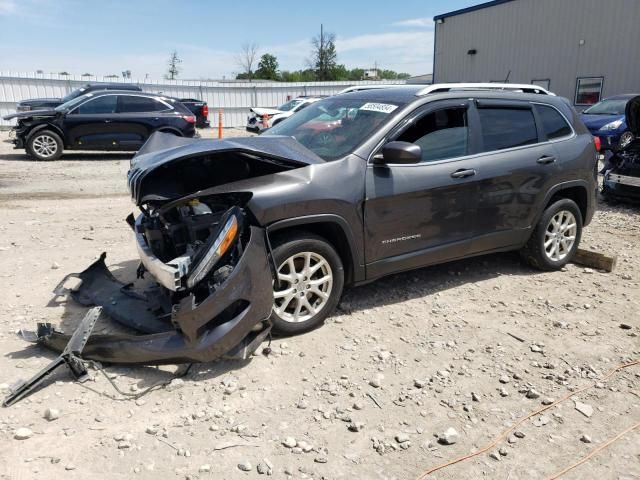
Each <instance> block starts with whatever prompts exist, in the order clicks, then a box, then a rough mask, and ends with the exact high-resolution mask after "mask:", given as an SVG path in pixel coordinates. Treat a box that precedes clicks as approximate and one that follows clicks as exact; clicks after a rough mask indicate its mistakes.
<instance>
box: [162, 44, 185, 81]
mask: <svg viewBox="0 0 640 480" xmlns="http://www.w3.org/2000/svg"><path fill="white" fill-rule="evenodd" d="M181 63H182V60H181V59H180V58H179V57H178V52H176V51H175V50H174V51H173V53H172V54H171V57H170V58H169V62H168V67H169V68H168V70H167V73H166V74H165V76H164V78H166V79H167V80H175V79H176V78H178V74H179V73H180V64H181Z"/></svg>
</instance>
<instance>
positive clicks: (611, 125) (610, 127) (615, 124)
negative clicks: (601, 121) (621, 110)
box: [600, 120, 622, 130]
mask: <svg viewBox="0 0 640 480" xmlns="http://www.w3.org/2000/svg"><path fill="white" fill-rule="evenodd" d="M621 125H622V120H615V121H613V122H609V123H607V124H606V125H604V126H602V127H600V130H617V129H619V128H620V126H621Z"/></svg>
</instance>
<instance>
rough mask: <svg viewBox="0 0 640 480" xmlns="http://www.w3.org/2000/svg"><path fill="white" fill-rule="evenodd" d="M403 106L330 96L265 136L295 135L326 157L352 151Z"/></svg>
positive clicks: (320, 155)
mask: <svg viewBox="0 0 640 480" xmlns="http://www.w3.org/2000/svg"><path fill="white" fill-rule="evenodd" d="M399 106H400V105H399V104H397V103H386V102H385V103H375V102H368V101H367V100H362V99H357V98H350V99H345V98H340V97H331V98H327V99H326V100H321V101H319V102H316V103H313V104H312V105H310V106H308V107H307V108H305V109H304V110H302V111H300V112H298V113H296V114H295V115H293V116H291V117H289V118H288V119H287V120H285V121H283V122H281V123H278V124H277V125H275V126H274V127H272V128H270V129H269V130H267V131H266V132H264V134H263V135H285V136H287V137H293V138H295V139H296V140H297V141H298V142H300V143H301V144H302V145H304V146H305V147H307V148H308V149H309V150H311V151H312V152H314V153H315V154H316V155H318V156H319V157H320V158H322V159H324V160H335V159H336V158H340V157H344V156H345V155H347V154H349V153H351V152H353V150H354V149H355V148H356V147H357V146H359V145H360V144H361V143H363V142H364V141H365V140H366V139H367V138H369V137H370V136H371V134H373V132H375V131H376V129H378V128H380V127H381V126H382V125H383V124H385V123H386V122H387V121H389V119H390V118H391V117H392V116H393V115H392V112H393V111H395V110H396V109H397V108H398V107H399Z"/></svg>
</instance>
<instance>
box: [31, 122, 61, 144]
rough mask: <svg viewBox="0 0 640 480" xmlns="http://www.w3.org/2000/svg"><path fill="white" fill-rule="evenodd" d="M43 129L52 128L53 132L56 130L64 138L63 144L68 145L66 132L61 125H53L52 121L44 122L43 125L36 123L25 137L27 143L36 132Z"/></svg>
mask: <svg viewBox="0 0 640 480" xmlns="http://www.w3.org/2000/svg"><path fill="white" fill-rule="evenodd" d="M42 130H51V131H52V132H54V133H55V134H56V135H58V136H59V137H60V138H61V139H62V144H63V146H64V147H67V144H66V138H65V135H64V133H63V132H62V130H61V129H60V128H59V127H57V126H56V125H53V124H51V123H44V124H42V125H36V126H35V127H33V128H32V129H31V130H29V133H27V135H26V136H25V137H24V143H25V145H26V144H27V142H29V140H31V138H32V137H33V136H34V135H35V134H36V133H38V132H41V131H42Z"/></svg>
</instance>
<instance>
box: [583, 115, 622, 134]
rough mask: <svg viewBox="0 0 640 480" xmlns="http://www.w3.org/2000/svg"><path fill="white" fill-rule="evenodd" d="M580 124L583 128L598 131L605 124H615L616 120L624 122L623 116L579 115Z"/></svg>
mask: <svg viewBox="0 0 640 480" xmlns="http://www.w3.org/2000/svg"><path fill="white" fill-rule="evenodd" d="M580 118H581V119H582V122H583V123H584V124H585V126H586V127H587V128H588V129H589V130H591V131H592V132H593V131H596V130H600V129H601V128H602V127H604V126H605V125H606V124H607V123H611V122H615V121H616V120H622V121H624V115H586V114H584V113H583V114H582V115H580Z"/></svg>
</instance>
